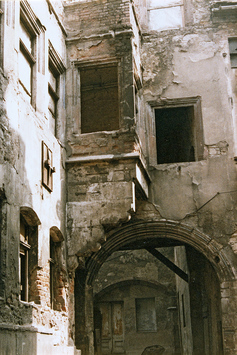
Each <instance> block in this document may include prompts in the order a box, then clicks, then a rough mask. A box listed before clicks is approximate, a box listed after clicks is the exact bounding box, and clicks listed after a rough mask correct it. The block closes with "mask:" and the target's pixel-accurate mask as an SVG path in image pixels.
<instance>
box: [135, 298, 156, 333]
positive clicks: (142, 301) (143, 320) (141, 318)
mask: <svg viewBox="0 0 237 355" xmlns="http://www.w3.org/2000/svg"><path fill="white" fill-rule="evenodd" d="M136 324H137V331H138V332H155V331H156V330H157V324H156V308H155V298H154V297H153V298H137V299H136Z"/></svg>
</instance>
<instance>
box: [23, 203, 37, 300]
mask: <svg viewBox="0 0 237 355" xmlns="http://www.w3.org/2000/svg"><path fill="white" fill-rule="evenodd" d="M39 224H40V220H39V218H38V216H37V215H36V213H35V212H34V211H33V210H32V209H31V208H29V207H21V209H20V255H19V280H20V299H21V300H22V301H26V302H28V301H34V302H35V303H39V299H40V298H39V290H38V286H39V285H38V284H37V266H38V225H39Z"/></svg>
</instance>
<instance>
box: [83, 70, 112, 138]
mask: <svg viewBox="0 0 237 355" xmlns="http://www.w3.org/2000/svg"><path fill="white" fill-rule="evenodd" d="M80 82H81V133H90V132H98V131H112V130H117V129H119V93H118V68H117V65H110V66H103V67H102V66H99V67H93V68H82V69H81V70H80Z"/></svg>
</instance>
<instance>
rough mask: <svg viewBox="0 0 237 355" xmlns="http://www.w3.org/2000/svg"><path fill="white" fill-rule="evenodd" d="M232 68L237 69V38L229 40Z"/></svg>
mask: <svg viewBox="0 0 237 355" xmlns="http://www.w3.org/2000/svg"><path fill="white" fill-rule="evenodd" d="M229 50H230V63H231V68H233V69H234V68H237V38H229Z"/></svg>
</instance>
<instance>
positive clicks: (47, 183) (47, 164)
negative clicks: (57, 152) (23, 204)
mask: <svg viewBox="0 0 237 355" xmlns="http://www.w3.org/2000/svg"><path fill="white" fill-rule="evenodd" d="M55 172H56V170H55V167H54V166H53V152H52V150H51V149H49V147H48V146H47V145H46V144H45V142H44V141H42V185H43V186H44V187H45V188H46V189H47V190H48V191H49V192H52V191H53V173H55Z"/></svg>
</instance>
